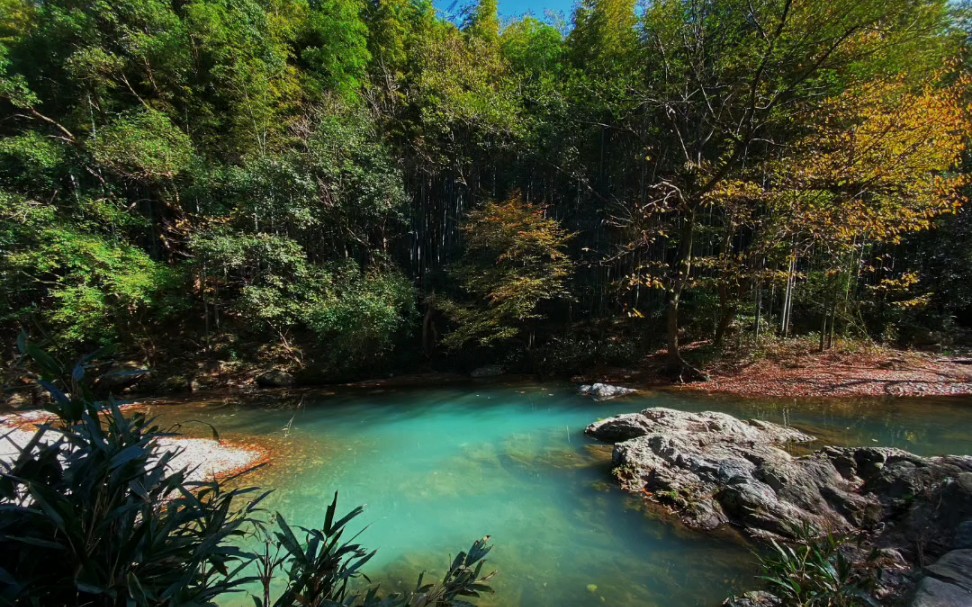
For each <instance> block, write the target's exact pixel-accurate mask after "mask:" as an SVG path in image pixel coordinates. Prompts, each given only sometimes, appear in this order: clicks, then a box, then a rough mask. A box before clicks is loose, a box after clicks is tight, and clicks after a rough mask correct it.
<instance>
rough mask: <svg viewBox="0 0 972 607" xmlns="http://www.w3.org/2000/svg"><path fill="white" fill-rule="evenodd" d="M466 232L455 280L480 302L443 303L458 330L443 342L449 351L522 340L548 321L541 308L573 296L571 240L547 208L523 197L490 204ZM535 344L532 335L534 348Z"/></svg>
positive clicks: (472, 215) (472, 218)
mask: <svg viewBox="0 0 972 607" xmlns="http://www.w3.org/2000/svg"><path fill="white" fill-rule="evenodd" d="M463 233H464V234H465V236H466V253H465V255H464V257H463V260H462V262H461V263H460V264H459V265H458V266H457V267H456V268H455V269H454V270H453V275H454V276H455V277H456V278H457V279H458V281H459V283H460V285H461V286H462V289H463V291H464V292H465V293H466V295H467V296H469V297H471V298H472V299H473V300H474V301H476V302H480V303H477V304H473V305H471V306H463V305H459V304H456V303H454V302H450V301H444V302H442V303H441V304H440V305H442V306H443V308H444V310H445V311H446V313H448V314H449V315H450V316H451V317H452V318H453V320H454V321H455V322H456V323H457V325H458V326H457V328H456V329H455V330H454V331H453V332H452V333H450V334H448V335H447V336H446V337H445V338H444V339H443V340H442V343H443V344H444V345H445V346H446V347H449V348H458V347H460V346H462V345H464V344H466V343H467V342H470V341H476V342H477V343H478V344H479V345H482V346H486V345H490V344H493V343H495V342H498V341H502V340H510V339H513V338H516V337H518V336H520V334H521V333H522V332H523V331H524V330H525V329H528V323H529V322H530V321H533V320H536V319H539V318H543V315H542V314H541V313H540V311H539V310H538V307H539V306H540V304H541V303H543V302H546V301H554V300H557V299H565V298H569V297H570V292H569V290H568V287H567V282H568V280H569V279H570V275H571V272H572V264H571V261H570V258H569V257H567V254H566V252H565V251H566V247H567V243H568V241H569V240H570V238H571V235H570V234H568V233H567V232H566V231H565V230H564V229H563V228H562V227H561V226H560V224H559V223H558V222H557V221H556V220H555V219H552V218H548V217H546V216H545V214H544V209H542V208H541V207H537V206H535V205H532V204H529V203H526V202H523V200H522V199H521V198H519V197H513V198H511V199H509V200H507V201H505V202H490V203H487V204H486V205H485V206H483V207H482V208H480V209H476V210H474V211H472V212H471V213H470V214H469V217H468V219H467V221H466V225H465V226H464V227H463ZM532 341H533V334H532V332H531V333H530V335H529V338H528V345H530V344H532Z"/></svg>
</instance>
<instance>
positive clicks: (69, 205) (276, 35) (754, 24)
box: [0, 0, 972, 389]
mask: <svg viewBox="0 0 972 607" xmlns="http://www.w3.org/2000/svg"><path fill="white" fill-rule="evenodd" d="M969 32H970V20H969V13H968V12H967V10H966V7H965V6H964V5H961V4H955V3H952V2H948V1H946V0H826V1H824V0H650V1H647V2H643V3H637V2H636V0H582V1H581V2H580V4H579V5H578V6H577V7H576V10H575V11H574V12H573V14H572V15H569V16H562V17H557V16H555V15H551V16H548V17H546V18H544V19H538V18H536V17H533V16H523V17H520V18H517V19H513V20H501V19H500V17H499V12H498V5H497V0H479V2H478V3H476V4H472V5H470V6H468V7H467V8H466V10H465V12H464V18H462V19H458V20H448V19H445V18H443V17H440V16H439V15H438V14H437V13H436V10H435V8H434V7H433V6H432V3H431V2H430V1H429V0H171V1H167V0H112V1H111V2H107V1H104V0H97V1H96V0H89V1H75V0H45V1H43V2H38V1H35V0H0V253H2V254H0V339H2V342H3V347H4V355H3V357H4V358H11V357H13V356H14V355H15V354H14V353H15V349H16V348H15V344H16V341H17V337H18V335H21V334H26V335H29V336H30V338H31V339H32V340H34V341H35V342H37V343H40V344H42V345H43V346H44V347H46V348H48V349H50V350H51V351H53V352H55V353H62V354H64V353H77V352H90V351H94V350H97V349H99V348H104V347H110V348H113V349H114V351H115V352H117V353H118V354H117V356H118V357H119V358H121V359H124V360H132V361H136V362H137V363H138V364H140V365H145V366H148V367H150V368H153V369H160V370H162V375H167V376H171V377H174V378H184V377H185V376H187V375H191V374H192V373H194V371H193V369H197V368H199V367H200V365H205V364H209V363H212V362H214V361H220V362H221V363H225V364H235V365H242V366H247V365H251V366H257V367H261V368H281V369H287V370H288V371H290V372H293V373H297V374H298V377H300V378H302V380H306V381H308V382H310V381H331V380H342V379H348V378H356V377H364V376H369V375H375V374H378V373H383V372H387V371H389V370H402V369H411V368H416V367H418V366H423V365H426V366H432V367H435V366H438V367H453V368H464V369H466V370H468V369H469V368H472V367H474V366H476V365H479V364H484V363H498V364H502V365H504V366H505V367H507V368H511V369H519V370H528V371H533V372H537V371H539V372H542V373H550V374H554V373H573V372H576V371H577V370H578V369H583V368H585V367H587V366H589V365H592V364H601V363H611V364H623V363H625V362H628V361H631V360H634V359H635V358H636V357H638V356H641V355H643V354H644V353H646V352H652V351H655V350H664V351H665V352H667V360H668V363H669V365H670V369H671V370H672V371H673V373H674V374H675V375H683V374H684V373H685V372H686V370H688V374H689V375H692V374H693V373H694V372H695V370H694V369H693V368H692V366H691V365H690V364H689V363H688V362H686V360H685V359H684V357H683V348H685V346H686V345H688V344H692V343H695V342H704V343H706V344H707V346H706V347H709V348H715V349H732V348H738V347H740V345H741V344H743V343H758V342H759V340H761V339H776V338H781V337H782V338H785V337H788V336H811V339H814V340H817V339H819V347H820V348H821V349H824V348H828V347H831V345H832V344H833V343H834V341H835V340H836V339H840V338H844V337H848V338H861V339H869V340H874V341H877V342H880V343H884V344H888V345H892V346H896V347H934V348H953V347H958V346H961V345H962V344H963V343H965V342H967V341H968V337H969V329H970V327H972V290H970V289H972V251H970V249H969V247H968V246H967V243H968V238H969V236H970V231H972V220H970V215H969V211H967V210H966V209H964V208H963V202H964V201H965V198H966V195H967V194H968V192H969V186H970V182H969V174H970V173H969V170H970V164H969V157H968V155H967V151H966V139H967V137H968V133H969V131H970V129H969V126H970V125H969V120H970V114H969V101H970V93H969V86H968V84H969V69H970V66H972V65H970V59H972V55H970V54H969V48H968V38H969ZM179 381H183V379H179ZM162 387H164V386H161V384H160V387H159V388H157V389H161V388H162Z"/></svg>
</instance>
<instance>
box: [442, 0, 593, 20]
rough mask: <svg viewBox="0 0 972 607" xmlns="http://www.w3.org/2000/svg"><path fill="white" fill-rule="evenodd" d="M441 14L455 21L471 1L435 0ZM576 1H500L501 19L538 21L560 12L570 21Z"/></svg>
mask: <svg viewBox="0 0 972 607" xmlns="http://www.w3.org/2000/svg"><path fill="white" fill-rule="evenodd" d="M434 1H435V7H436V9H438V11H439V14H440V15H443V16H446V17H450V18H453V19H455V17H456V15H459V14H461V13H462V9H463V8H464V7H466V6H468V5H470V4H472V2H470V0H434ZM574 3H575V0H499V9H500V18H502V19H503V20H508V19H512V18H514V17H519V16H520V15H523V14H526V13H531V14H532V15H533V16H534V17H537V18H538V19H543V18H544V15H545V14H546V12H547V11H548V10H549V11H553V12H560V13H563V16H564V18H565V19H567V20H568V21H569V20H570V15H571V12H572V11H573V9H574Z"/></svg>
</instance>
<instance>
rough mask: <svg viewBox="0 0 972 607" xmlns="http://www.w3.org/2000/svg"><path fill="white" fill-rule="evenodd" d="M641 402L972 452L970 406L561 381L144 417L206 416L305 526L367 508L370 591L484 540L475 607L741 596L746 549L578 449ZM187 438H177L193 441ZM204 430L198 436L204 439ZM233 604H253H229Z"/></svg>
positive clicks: (265, 400)
mask: <svg viewBox="0 0 972 607" xmlns="http://www.w3.org/2000/svg"><path fill="white" fill-rule="evenodd" d="M646 406H666V407H673V408H680V409H686V410H696V411H701V410H721V411H725V412H727V413H732V414H735V415H739V416H743V417H758V418H761V419H766V420H769V421H774V422H777V423H788V424H791V425H795V426H798V427H800V428H801V429H804V430H806V431H809V432H811V433H813V434H815V435H817V436H819V437H821V439H822V440H821V441H820V442H821V443H830V444H845V445H850V444H863V445H872V444H880V445H888V446H897V447H902V448H906V449H909V450H911V451H915V452H917V453H922V454H938V453H944V452H954V453H968V452H970V451H972V441H970V438H972V423H970V422H972V406H970V405H969V401H968V400H965V401H955V400H951V401H930V400H924V401H904V400H901V401H838V400H829V401H800V402H796V401H794V402H781V401H767V400H741V399H737V398H728V397H711V396H700V395H695V394H685V393H667V392H660V393H655V394H650V395H646V396H641V397H638V398H632V399H626V400H624V401H617V402H612V403H606V404H597V403H593V402H592V401H590V400H589V399H585V398H581V397H578V396H575V395H574V394H573V391H572V389H571V388H570V387H569V386H566V385H559V384H554V385H535V384H532V385H508V386H487V385H468V386H458V387H448V388H439V389H421V390H403V391H364V390H345V391H339V392H337V393H333V392H332V393H326V394H314V393H306V394H304V395H302V396H296V397H286V398H285V397H281V396H265V397H261V399H260V400H259V401H249V402H237V401H234V400H229V401H223V402H219V403H213V402H209V403H188V404H183V405H177V406H164V407H163V406H159V407H154V408H153V410H152V413H153V414H155V415H159V416H160V417H161V418H162V421H163V422H167V423H168V422H175V421H178V420H181V419H201V420H203V421H206V422H208V423H211V424H213V425H215V426H216V427H217V428H219V429H220V431H221V433H222V434H223V435H224V436H226V437H228V438H244V439H245V438H250V437H256V438H259V439H260V440H265V441H271V442H272V443H273V444H274V445H275V447H276V448H277V450H278V455H277V457H276V459H275V461H274V463H273V465H271V466H270V467H268V468H266V469H264V470H261V471H260V472H258V473H257V474H256V475H254V476H252V477H250V478H249V479H248V480H249V481H250V482H254V483H258V484H261V485H262V486H264V487H267V488H272V489H274V490H275V491H274V493H273V494H272V495H271V497H270V498H269V500H268V502H267V504H266V505H267V507H268V508H270V509H273V510H279V511H280V512H282V513H283V514H284V515H285V516H286V517H287V518H288V520H290V521H291V523H294V524H298V525H305V526H312V525H314V524H316V523H317V522H318V521H319V520H320V518H321V516H322V513H323V509H324V507H325V506H326V504H327V502H328V501H329V499H330V496H331V494H332V493H333V491H335V490H337V489H339V490H340V492H341V503H342V504H343V505H344V507H345V509H350V508H351V507H352V506H353V505H356V504H367V509H366V511H365V514H364V515H363V517H362V518H361V520H362V522H363V523H367V524H368V529H367V530H366V531H365V533H364V535H363V536H362V538H361V539H362V541H363V543H364V544H365V545H367V546H370V547H375V548H379V553H378V556H376V558H375V559H374V560H373V561H372V563H370V564H369V565H370V567H369V574H370V575H371V577H372V579H374V580H376V581H381V582H382V584H383V586H384V587H385V588H386V589H402V588H406V587H409V586H410V585H411V584H412V583H413V582H414V579H415V577H416V576H417V575H418V573H419V572H420V571H423V570H428V571H429V572H430V573H432V574H436V575H437V574H438V573H439V572H442V571H444V569H445V567H446V566H447V561H448V558H449V555H450V554H454V553H455V551H456V550H458V549H461V548H465V547H467V546H468V545H469V544H470V543H471V541H472V540H473V539H475V538H478V537H481V536H484V535H487V534H490V535H492V536H493V539H494V544H495V546H496V548H495V549H494V551H493V553H492V555H491V559H490V562H491V564H492V566H493V567H495V568H496V569H498V570H499V571H500V575H499V576H498V577H497V578H496V580H495V583H494V587H495V589H496V591H497V593H496V595H495V596H494V597H492V598H491V599H488V600H485V601H482V602H481V604H482V605H508V606H516V605H522V606H537V607H542V606H548V605H549V606H569V605H578V606H580V605H602V604H604V605H616V606H622V607H624V606H635V605H638V606H642V605H646V606H650V605H659V606H661V605H686V606H688V605H717V604H718V603H719V602H720V601H721V600H722V598H724V597H725V595H726V594H727V593H728V592H730V591H731V590H732V589H733V588H741V587H745V586H748V585H751V580H752V577H751V576H752V574H753V562H752V558H751V557H750V555H749V552H748V550H747V548H746V547H745V546H742V545H740V544H739V543H736V542H733V541H727V540H718V539H715V538H706V537H702V536H700V535H697V534H693V533H689V532H687V531H685V530H682V529H679V528H678V527H677V526H673V525H671V524H669V523H667V522H665V521H661V520H657V519H654V518H652V517H650V516H648V515H646V513H644V512H642V510H641V507H640V504H639V502H638V500H636V499H633V498H630V497H628V496H625V495H624V494H622V493H621V492H620V491H619V490H617V489H616V488H615V487H614V485H613V483H611V478H610V473H609V471H610V448H608V447H605V446H602V445H598V444H597V443H594V442H592V441H590V440H589V439H587V438H586V437H584V435H583V429H584V427H585V426H586V425H587V424H588V423H590V422H592V421H594V420H596V419H598V418H603V417H607V416H610V415H615V414H617V413H621V412H627V411H636V410H640V409H642V408H644V407H646ZM192 428H193V426H185V429H187V430H191V429H192ZM200 431H202V430H200ZM240 604H248V603H247V602H244V601H241V602H240Z"/></svg>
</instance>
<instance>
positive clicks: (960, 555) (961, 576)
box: [925, 549, 972, 605]
mask: <svg viewBox="0 0 972 607" xmlns="http://www.w3.org/2000/svg"><path fill="white" fill-rule="evenodd" d="M925 575H926V576H929V577H934V578H937V579H939V580H941V581H943V582H947V583H949V584H954V585H956V586H958V587H960V588H962V589H963V590H965V591H966V592H967V593H970V594H969V597H968V598H969V604H970V605H972V550H968V549H967V550H952V551H951V552H946V553H945V554H944V555H943V556H942V558H940V559H938V560H937V561H936V562H935V563H934V564H933V565H929V566H928V567H925Z"/></svg>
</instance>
